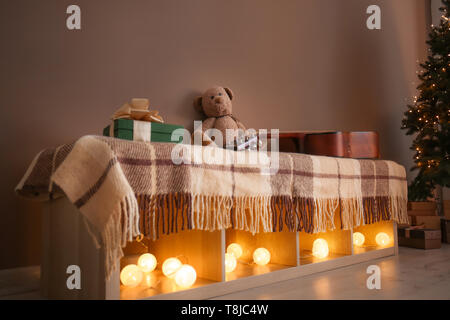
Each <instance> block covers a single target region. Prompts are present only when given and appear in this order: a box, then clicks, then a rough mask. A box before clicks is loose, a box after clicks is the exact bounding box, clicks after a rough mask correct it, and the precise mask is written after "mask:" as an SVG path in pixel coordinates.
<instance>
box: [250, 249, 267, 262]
mask: <svg viewBox="0 0 450 320" xmlns="http://www.w3.org/2000/svg"><path fill="white" fill-rule="evenodd" d="M253 261H254V262H255V263H256V264H257V265H260V266H264V265H266V264H268V263H269V262H270V252H269V250H267V249H266V248H258V249H256V250H255V251H254V252H253Z"/></svg>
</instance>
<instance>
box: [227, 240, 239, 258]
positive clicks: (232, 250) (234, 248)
mask: <svg viewBox="0 0 450 320" xmlns="http://www.w3.org/2000/svg"><path fill="white" fill-rule="evenodd" d="M227 253H231V254H232V255H233V256H235V257H236V259H239V258H240V257H241V256H242V247H241V246H240V245H239V244H237V243H231V244H230V245H229V246H228V247H227Z"/></svg>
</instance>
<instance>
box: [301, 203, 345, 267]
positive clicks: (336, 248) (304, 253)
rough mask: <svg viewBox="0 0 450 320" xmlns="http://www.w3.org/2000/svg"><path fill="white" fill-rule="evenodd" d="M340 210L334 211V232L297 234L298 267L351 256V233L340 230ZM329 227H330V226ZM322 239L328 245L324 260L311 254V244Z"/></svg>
mask: <svg viewBox="0 0 450 320" xmlns="http://www.w3.org/2000/svg"><path fill="white" fill-rule="evenodd" d="M339 210H340V208H339V207H338V208H337V209H336V212H335V215H334V226H335V227H336V228H335V229H334V230H328V231H327V232H319V233H315V234H310V233H306V232H303V231H302V232H299V255H300V265H307V264H311V263H317V262H324V261H330V260H334V259H337V258H341V257H345V256H348V255H351V254H352V232H351V230H341V229H340V226H341V218H340V214H339ZM330 227H331V226H330ZM319 238H322V239H324V240H325V241H326V242H327V244H328V249H329V254H328V256H327V257H325V258H317V257H314V256H313V254H312V248H313V243H314V241H315V240H316V239H319Z"/></svg>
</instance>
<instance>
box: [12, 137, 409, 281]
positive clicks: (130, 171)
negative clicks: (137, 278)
mask: <svg viewBox="0 0 450 320" xmlns="http://www.w3.org/2000/svg"><path fill="white" fill-rule="evenodd" d="M255 157H256V161H255ZM16 192H17V193H18V194H20V195H23V196H28V197H34V198H39V199H51V198H52V197H56V196H59V195H65V196H67V197H68V199H69V200H70V201H71V202H72V203H73V204H74V205H75V206H76V207H77V208H78V209H79V210H80V212H81V213H82V214H83V216H84V218H85V220H86V224H87V226H88V229H89V230H91V235H92V236H93V238H94V239H95V240H96V242H97V244H98V245H103V246H104V247H105V250H106V252H107V257H106V259H107V261H106V266H107V272H108V274H109V273H110V272H111V270H110V268H111V266H114V263H113V262H114V261H116V259H118V258H120V257H122V255H123V253H122V249H121V248H122V247H124V246H125V245H126V243H127V241H132V240H133V239H134V238H135V237H136V236H138V235H140V234H143V235H145V236H147V237H150V238H152V239H157V238H158V237H159V236H160V235H161V234H170V233H174V232H178V231H179V230H185V229H188V230H189V229H198V230H210V231H213V230H220V229H226V228H234V229H238V230H246V231H250V232H252V233H258V232H274V231H281V230H283V228H287V229H288V230H290V231H304V232H308V233H317V232H325V231H327V230H333V229H335V228H340V229H350V228H352V227H353V226H359V225H364V224H370V223H374V222H378V221H387V220H394V221H396V222H399V223H407V214H406V203H407V188H406V176H405V169H404V168H403V167H402V166H400V165H398V164H396V163H394V162H392V161H383V160H356V159H344V158H331V157H322V156H311V155H305V154H290V153H262V152H254V151H245V152H235V151H231V150H225V149H221V148H213V147H201V146H191V145H183V144H170V143H145V142H137V141H126V140H119V139H114V138H109V137H100V136H85V137H82V138H80V139H79V140H77V141H76V142H75V143H71V144H67V145H63V146H60V147H58V148H54V149H46V150H43V151H41V152H40V153H39V154H38V155H37V156H36V157H35V159H34V160H33V162H32V163H31V165H30V167H29V168H28V170H27V172H26V174H25V175H24V177H23V178H22V180H21V181H20V183H19V185H18V186H17V188H16Z"/></svg>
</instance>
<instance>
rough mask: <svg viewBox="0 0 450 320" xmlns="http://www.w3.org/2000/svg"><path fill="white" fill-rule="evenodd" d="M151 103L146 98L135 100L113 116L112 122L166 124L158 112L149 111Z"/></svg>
mask: <svg viewBox="0 0 450 320" xmlns="http://www.w3.org/2000/svg"><path fill="white" fill-rule="evenodd" d="M149 107H150V102H149V100H148V99H145V98H134V99H131V102H129V103H128V102H127V103H125V104H124V105H123V106H121V107H120V108H119V109H117V111H116V112H114V114H113V115H112V116H111V119H112V120H117V119H131V120H140V121H149V122H159V123H164V120H163V118H162V117H161V116H160V115H159V114H158V111H156V110H149Z"/></svg>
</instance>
